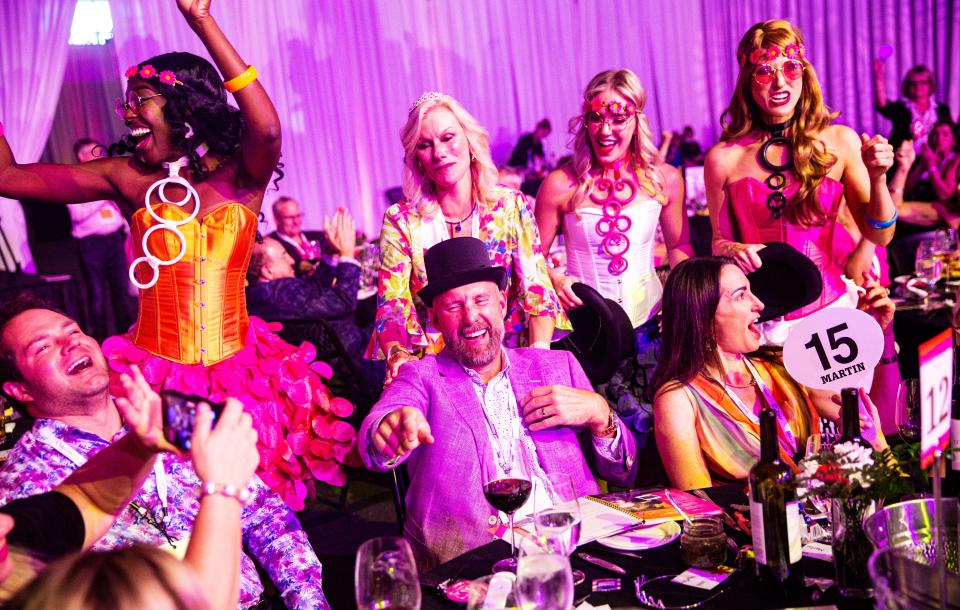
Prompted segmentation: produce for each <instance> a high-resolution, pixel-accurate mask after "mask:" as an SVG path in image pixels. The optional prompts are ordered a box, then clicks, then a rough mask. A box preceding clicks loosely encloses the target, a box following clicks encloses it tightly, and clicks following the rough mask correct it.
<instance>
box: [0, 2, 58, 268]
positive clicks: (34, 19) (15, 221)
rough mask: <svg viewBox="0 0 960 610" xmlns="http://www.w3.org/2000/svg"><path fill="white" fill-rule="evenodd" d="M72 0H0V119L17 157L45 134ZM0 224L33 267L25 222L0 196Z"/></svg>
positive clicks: (31, 154) (38, 147)
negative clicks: (0, 30) (1, 0)
mask: <svg viewBox="0 0 960 610" xmlns="http://www.w3.org/2000/svg"><path fill="white" fill-rule="evenodd" d="M76 3H77V2H76V0H30V1H29V2H19V1H3V2H0V23H2V24H3V32H4V33H3V34H0V121H2V122H3V125H4V130H5V131H6V136H7V141H8V142H9V143H10V148H11V149H12V150H13V154H14V156H15V157H16V159H17V161H18V162H21V163H26V162H33V161H36V160H37V159H39V158H40V153H41V152H43V147H44V145H46V143H47V138H48V137H49V135H50V127H51V125H52V124H53V115H54V110H55V109H56V107H57V99H58V98H59V96H60V86H61V83H62V82H63V71H64V67H65V65H66V59H67V40H68V39H69V36H70V21H71V19H72V18H73V9H74V6H75V5H76ZM0 226H2V228H3V231H4V233H5V234H6V236H7V239H8V240H9V241H10V245H11V247H12V249H13V255H14V256H15V257H16V258H17V260H18V261H19V262H20V264H21V265H22V267H23V269H24V270H26V271H33V270H34V265H33V257H32V256H31V254H30V248H29V247H28V246H27V225H26V221H25V219H24V216H23V208H21V207H20V204H19V203H18V202H14V201H10V200H9V199H3V198H2V197H0ZM0 249H2V250H3V252H4V253H5V255H7V256H9V253H8V252H7V251H6V244H3V243H0ZM3 260H5V259H4V257H3V256H0V269H3V268H4V265H3V262H2V261H3ZM7 260H9V259H7ZM4 270H7V271H12V268H11V269H4Z"/></svg>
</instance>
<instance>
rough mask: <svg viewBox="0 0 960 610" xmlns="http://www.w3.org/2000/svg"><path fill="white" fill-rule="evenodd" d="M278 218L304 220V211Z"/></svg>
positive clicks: (278, 218) (278, 217)
mask: <svg viewBox="0 0 960 610" xmlns="http://www.w3.org/2000/svg"><path fill="white" fill-rule="evenodd" d="M276 218H277V220H303V212H300V213H299V214H290V215H289V216H279V215H278V216H277V217H276Z"/></svg>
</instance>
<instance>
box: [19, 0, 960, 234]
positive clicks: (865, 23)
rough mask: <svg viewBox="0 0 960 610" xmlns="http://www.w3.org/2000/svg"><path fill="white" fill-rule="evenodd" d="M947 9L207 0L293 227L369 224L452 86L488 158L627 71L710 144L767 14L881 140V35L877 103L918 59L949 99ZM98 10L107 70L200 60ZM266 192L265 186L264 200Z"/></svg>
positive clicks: (955, 97)
mask: <svg viewBox="0 0 960 610" xmlns="http://www.w3.org/2000/svg"><path fill="white" fill-rule="evenodd" d="M47 1H49V0H47ZM24 4H32V3H24ZM958 4H960V0H849V1H845V2H836V1H833V0H728V1H719V0H661V1H656V2H654V1H639V0H637V1H630V2H628V1H625V0H579V1H576V2H573V1H568V0H542V1H539V2H522V3H518V2H512V1H510V0H483V1H480V0H477V1H471V2H439V1H436V0H433V1H429V0H405V1H402V2H399V1H396V0H354V1H351V2H317V1H315V0H284V1H283V2H251V1H248V2H244V1H243V0H216V1H215V2H214V3H213V6H212V12H213V14H214V15H215V16H216V18H217V20H218V22H219V23H220V25H221V27H223V29H224V31H225V32H226V33H227V35H228V36H229V37H230V39H231V41H232V42H233V43H234V45H235V46H236V47H237V49H238V50H239V51H240V53H241V55H242V56H243V57H244V58H245V59H246V60H247V61H248V62H249V63H252V64H254V65H256V66H257V68H258V70H259V72H260V74H261V77H260V78H261V80H262V81H263V83H264V85H265V86H266V87H267V90H268V91H269V92H270V94H271V96H272V98H273V100H274V103H275V104H276V105H277V108H278V111H279V113H280V117H281V120H282V121H283V128H284V146H283V161H284V163H285V164H286V167H285V171H286V174H287V177H286V178H285V179H284V180H283V181H282V182H281V183H280V193H279V194H285V195H290V196H293V197H296V198H298V199H300V201H301V202H302V203H303V205H304V208H305V212H306V214H307V219H306V223H307V225H308V226H311V227H319V225H320V223H321V218H322V216H323V215H324V214H329V213H331V212H332V211H333V210H334V209H335V208H336V207H338V206H346V207H348V208H349V209H350V210H351V211H352V212H353V213H354V215H355V216H356V217H357V219H358V223H359V225H360V226H361V227H363V228H364V229H366V230H367V231H368V232H369V233H376V232H377V231H378V230H379V226H380V219H381V215H382V212H383V209H384V207H385V206H386V200H385V197H384V191H385V190H386V189H387V188H390V187H392V186H396V185H398V184H399V183H400V175H401V172H400V170H401V161H400V159H401V156H402V150H401V147H400V143H399V136H398V132H399V130H400V127H401V126H402V124H403V122H404V120H405V119H406V113H407V108H408V107H409V105H410V104H411V102H412V101H413V100H414V99H416V98H417V97H418V96H419V95H420V94H421V93H422V92H423V91H425V90H431V89H441V90H443V91H445V92H447V93H450V94H451V95H453V96H455V97H456V98H458V99H459V100H460V101H461V102H462V103H463V104H464V105H465V106H466V107H467V108H468V109H469V110H470V111H471V112H472V113H473V114H474V115H475V116H476V117H477V118H478V119H479V120H480V121H481V122H482V123H483V124H484V125H486V126H487V128H488V129H489V130H490V132H491V142H492V147H493V150H494V158H495V159H496V160H498V161H501V162H502V161H505V160H506V157H507V156H508V155H509V153H510V150H511V148H512V146H513V144H514V143H515V141H516V139H517V137H518V136H519V135H520V133H522V132H525V131H530V130H531V129H532V128H533V126H534V125H535V123H536V122H537V121H538V120H540V119H541V118H543V117H549V118H550V119H551V120H552V122H553V124H554V132H553V134H552V135H551V136H550V137H549V138H548V140H547V143H546V148H547V150H548V151H551V152H553V153H555V154H556V155H557V156H560V155H562V154H564V152H565V151H566V146H567V140H568V135H567V133H566V122H567V120H568V119H569V118H570V117H571V116H573V115H574V114H576V113H577V112H578V111H579V106H580V96H581V93H582V89H583V87H584V85H585V84H586V82H587V81H588V80H589V79H590V77H591V76H593V75H594V74H595V73H596V72H598V71H600V70H603V69H607V68H611V67H629V68H632V69H633V70H634V71H636V72H637V73H638V74H639V76H640V78H641V80H642V81H643V83H644V84H645V86H646V87H647V90H648V105H647V113H648V115H649V117H650V122H651V125H652V127H653V130H654V133H655V134H659V132H660V131H661V130H666V129H679V128H681V127H682V126H684V125H692V126H693V127H694V129H695V130H696V132H697V134H698V137H699V138H700V139H701V141H703V142H704V143H709V142H712V141H714V140H715V138H716V136H717V135H718V134H719V117H720V113H721V112H722V110H723V109H724V108H725V106H726V104H727V102H728V101H729V96H730V92H731V88H732V86H733V83H734V79H735V76H736V71H737V64H736V58H735V56H734V53H735V49H736V45H737V42H738V41H739V39H740V37H741V35H742V34H743V32H744V31H746V29H747V28H748V27H749V26H750V25H752V24H753V23H755V22H757V21H761V20H765V19H771V18H778V17H782V18H787V19H790V20H792V21H793V22H795V23H796V24H797V25H798V26H799V27H800V29H801V31H802V32H803V34H804V36H805V38H806V46H807V49H808V58H809V59H810V60H811V61H812V62H813V64H814V66H815V67H816V69H817V72H818V75H819V76H820V80H821V83H822V85H823V89H824V94H825V98H826V101H827V103H828V104H829V105H830V106H831V107H832V108H833V109H835V110H840V111H842V115H841V117H840V121H841V122H844V123H846V124H849V125H851V126H853V127H854V128H856V129H858V130H861V131H868V132H871V133H873V132H879V133H887V132H888V131H889V124H888V123H887V122H886V121H885V120H884V119H882V118H881V117H879V116H877V115H876V114H875V113H874V111H873V92H872V72H871V62H872V60H873V58H874V57H876V56H877V51H878V49H879V48H880V47H881V46H882V45H884V44H890V45H892V46H893V48H894V55H893V57H892V58H891V59H890V60H889V62H888V67H887V74H888V83H887V91H888V94H889V95H890V96H891V97H892V98H895V97H897V92H898V90H899V79H900V77H901V76H902V74H903V73H904V71H905V70H906V69H907V68H909V67H910V66H912V65H913V64H916V63H924V64H927V65H929V66H930V67H931V68H933V70H934V71H935V72H936V74H937V76H938V80H939V92H938V97H939V98H940V99H941V100H944V101H946V102H948V103H949V104H950V105H951V107H952V108H953V109H954V111H957V110H958V109H960V76H958V74H957V70H958V68H960V57H958V54H960V41H958V37H960V10H958V9H960V7H958ZM112 9H113V13H114V24H115V42H116V47H117V53H118V55H119V66H120V69H121V70H123V69H124V68H126V66H128V65H132V64H134V63H137V62H140V61H143V60H144V59H146V58H148V57H150V56H152V55H155V54H158V53H161V52H165V51H170V50H185V51H191V52H195V53H198V54H201V55H203V56H207V54H206V53H205V51H203V49H202V47H201V45H200V44H199V42H198V41H197V40H196V38H195V36H194V35H193V33H192V32H191V31H190V29H189V28H188V27H187V26H186V24H185V23H184V21H183V19H182V17H181V16H180V15H179V12H178V11H177V9H176V5H175V3H174V2H173V0H140V1H139V2H112ZM4 59H5V57H4ZM3 82H4V84H5V85H9V81H3ZM0 108H2V106H0ZM276 195H278V193H268V195H267V200H266V203H267V204H269V203H270V202H271V201H272V200H273V199H274V198H275V196H276ZM265 207H266V206H265ZM267 216H269V213H268V214H267Z"/></svg>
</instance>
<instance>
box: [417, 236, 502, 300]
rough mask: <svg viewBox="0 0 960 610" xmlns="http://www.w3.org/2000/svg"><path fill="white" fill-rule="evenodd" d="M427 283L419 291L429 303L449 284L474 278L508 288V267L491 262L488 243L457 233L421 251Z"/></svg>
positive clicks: (471, 282)
mask: <svg viewBox="0 0 960 610" xmlns="http://www.w3.org/2000/svg"><path fill="white" fill-rule="evenodd" d="M423 264H424V267H426V270H427V285H426V286H424V287H423V288H421V289H420V292H419V293H418V294H419V296H420V299H421V300H422V301H423V303H424V304H425V305H426V306H427V307H430V305H432V304H433V299H434V298H435V297H436V296H437V295H439V294H441V293H444V292H446V291H448V290H450V289H452V288H459V287H460V286H465V285H467V284H473V283H475V282H493V283H494V284H496V285H497V286H498V287H499V288H500V290H506V289H507V270H506V269H504V268H503V267H495V266H493V264H491V263H490V256H489V255H488V254H487V245H486V244H484V243H483V242H482V241H480V240H479V239H477V238H476V237H457V238H454V239H447V240H444V241H442V242H440V243H439V244H436V245H434V246H433V247H431V248H430V249H429V250H427V252H426V254H424V255H423Z"/></svg>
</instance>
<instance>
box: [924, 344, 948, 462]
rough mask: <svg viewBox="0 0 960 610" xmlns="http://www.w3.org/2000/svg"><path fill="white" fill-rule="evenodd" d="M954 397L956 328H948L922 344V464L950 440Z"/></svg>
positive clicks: (944, 447)
mask: <svg viewBox="0 0 960 610" xmlns="http://www.w3.org/2000/svg"><path fill="white" fill-rule="evenodd" d="M952 397H953V331H952V330H945V331H943V332H942V333H940V334H939V335H937V336H936V337H934V338H933V339H930V340H929V341H927V342H926V343H923V344H921V345H920V467H921V468H927V467H929V466H930V464H932V463H933V454H934V452H935V451H937V450H938V449H939V450H941V451H942V450H944V449H946V448H947V446H948V445H949V444H950V400H951V398H952Z"/></svg>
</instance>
